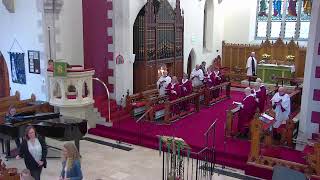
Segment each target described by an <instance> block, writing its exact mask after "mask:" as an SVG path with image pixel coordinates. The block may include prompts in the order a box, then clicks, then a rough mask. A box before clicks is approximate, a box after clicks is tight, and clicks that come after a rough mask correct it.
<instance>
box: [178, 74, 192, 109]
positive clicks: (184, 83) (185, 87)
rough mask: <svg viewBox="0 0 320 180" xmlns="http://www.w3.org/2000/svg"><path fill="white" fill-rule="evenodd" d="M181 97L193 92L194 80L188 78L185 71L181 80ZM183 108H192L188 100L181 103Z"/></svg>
mask: <svg viewBox="0 0 320 180" xmlns="http://www.w3.org/2000/svg"><path fill="white" fill-rule="evenodd" d="M180 86H181V97H185V96H188V95H189V94H191V93H192V82H191V81H190V80H189V79H188V74H186V73H184V74H183V78H182V80H181V84H180ZM181 109H182V110H184V111H188V110H189V109H190V106H189V103H188V102H182V103H181Z"/></svg>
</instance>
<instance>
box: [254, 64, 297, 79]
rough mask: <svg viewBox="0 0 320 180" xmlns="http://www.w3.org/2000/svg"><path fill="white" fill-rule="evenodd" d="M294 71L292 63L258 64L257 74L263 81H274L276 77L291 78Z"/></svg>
mask: <svg viewBox="0 0 320 180" xmlns="http://www.w3.org/2000/svg"><path fill="white" fill-rule="evenodd" d="M294 72H295V66H294V65H276V64H258V65H257V76H258V77H259V78H260V79H262V81H263V82H264V83H268V84H274V83H276V79H275V78H276V77H281V78H291V77H292V76H293V74H294Z"/></svg>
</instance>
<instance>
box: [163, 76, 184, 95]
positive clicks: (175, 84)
mask: <svg viewBox="0 0 320 180" xmlns="http://www.w3.org/2000/svg"><path fill="white" fill-rule="evenodd" d="M166 90H167V95H169V100H170V101H173V100H175V99H178V98H179V97H180V95H181V87H180V85H179V81H178V78H177V77H176V76H173V77H172V81H171V83H169V84H168V86H167V88H166Z"/></svg>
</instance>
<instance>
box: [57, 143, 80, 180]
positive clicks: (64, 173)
mask: <svg viewBox="0 0 320 180" xmlns="http://www.w3.org/2000/svg"><path fill="white" fill-rule="evenodd" d="M62 153H63V161H62V170H61V175H60V180H82V178H83V177H82V171H81V163H80V154H79V152H78V150H77V148H76V146H75V145H74V144H73V143H71V142H68V143H66V144H64V145H63V148H62Z"/></svg>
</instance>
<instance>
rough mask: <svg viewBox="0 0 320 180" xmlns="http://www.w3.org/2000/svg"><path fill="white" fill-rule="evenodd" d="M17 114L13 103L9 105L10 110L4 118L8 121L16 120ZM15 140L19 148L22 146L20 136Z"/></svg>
mask: <svg viewBox="0 0 320 180" xmlns="http://www.w3.org/2000/svg"><path fill="white" fill-rule="evenodd" d="M16 114H17V110H16V108H15V107H14V106H13V105H11V106H10V107H9V109H8V112H7V113H6V116H5V118H4V119H5V121H6V122H8V123H11V122H12V120H14V116H15V115H16ZM14 141H15V142H16V145H17V148H18V149H19V148H20V144H21V142H20V138H16V139H15V140H14Z"/></svg>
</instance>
